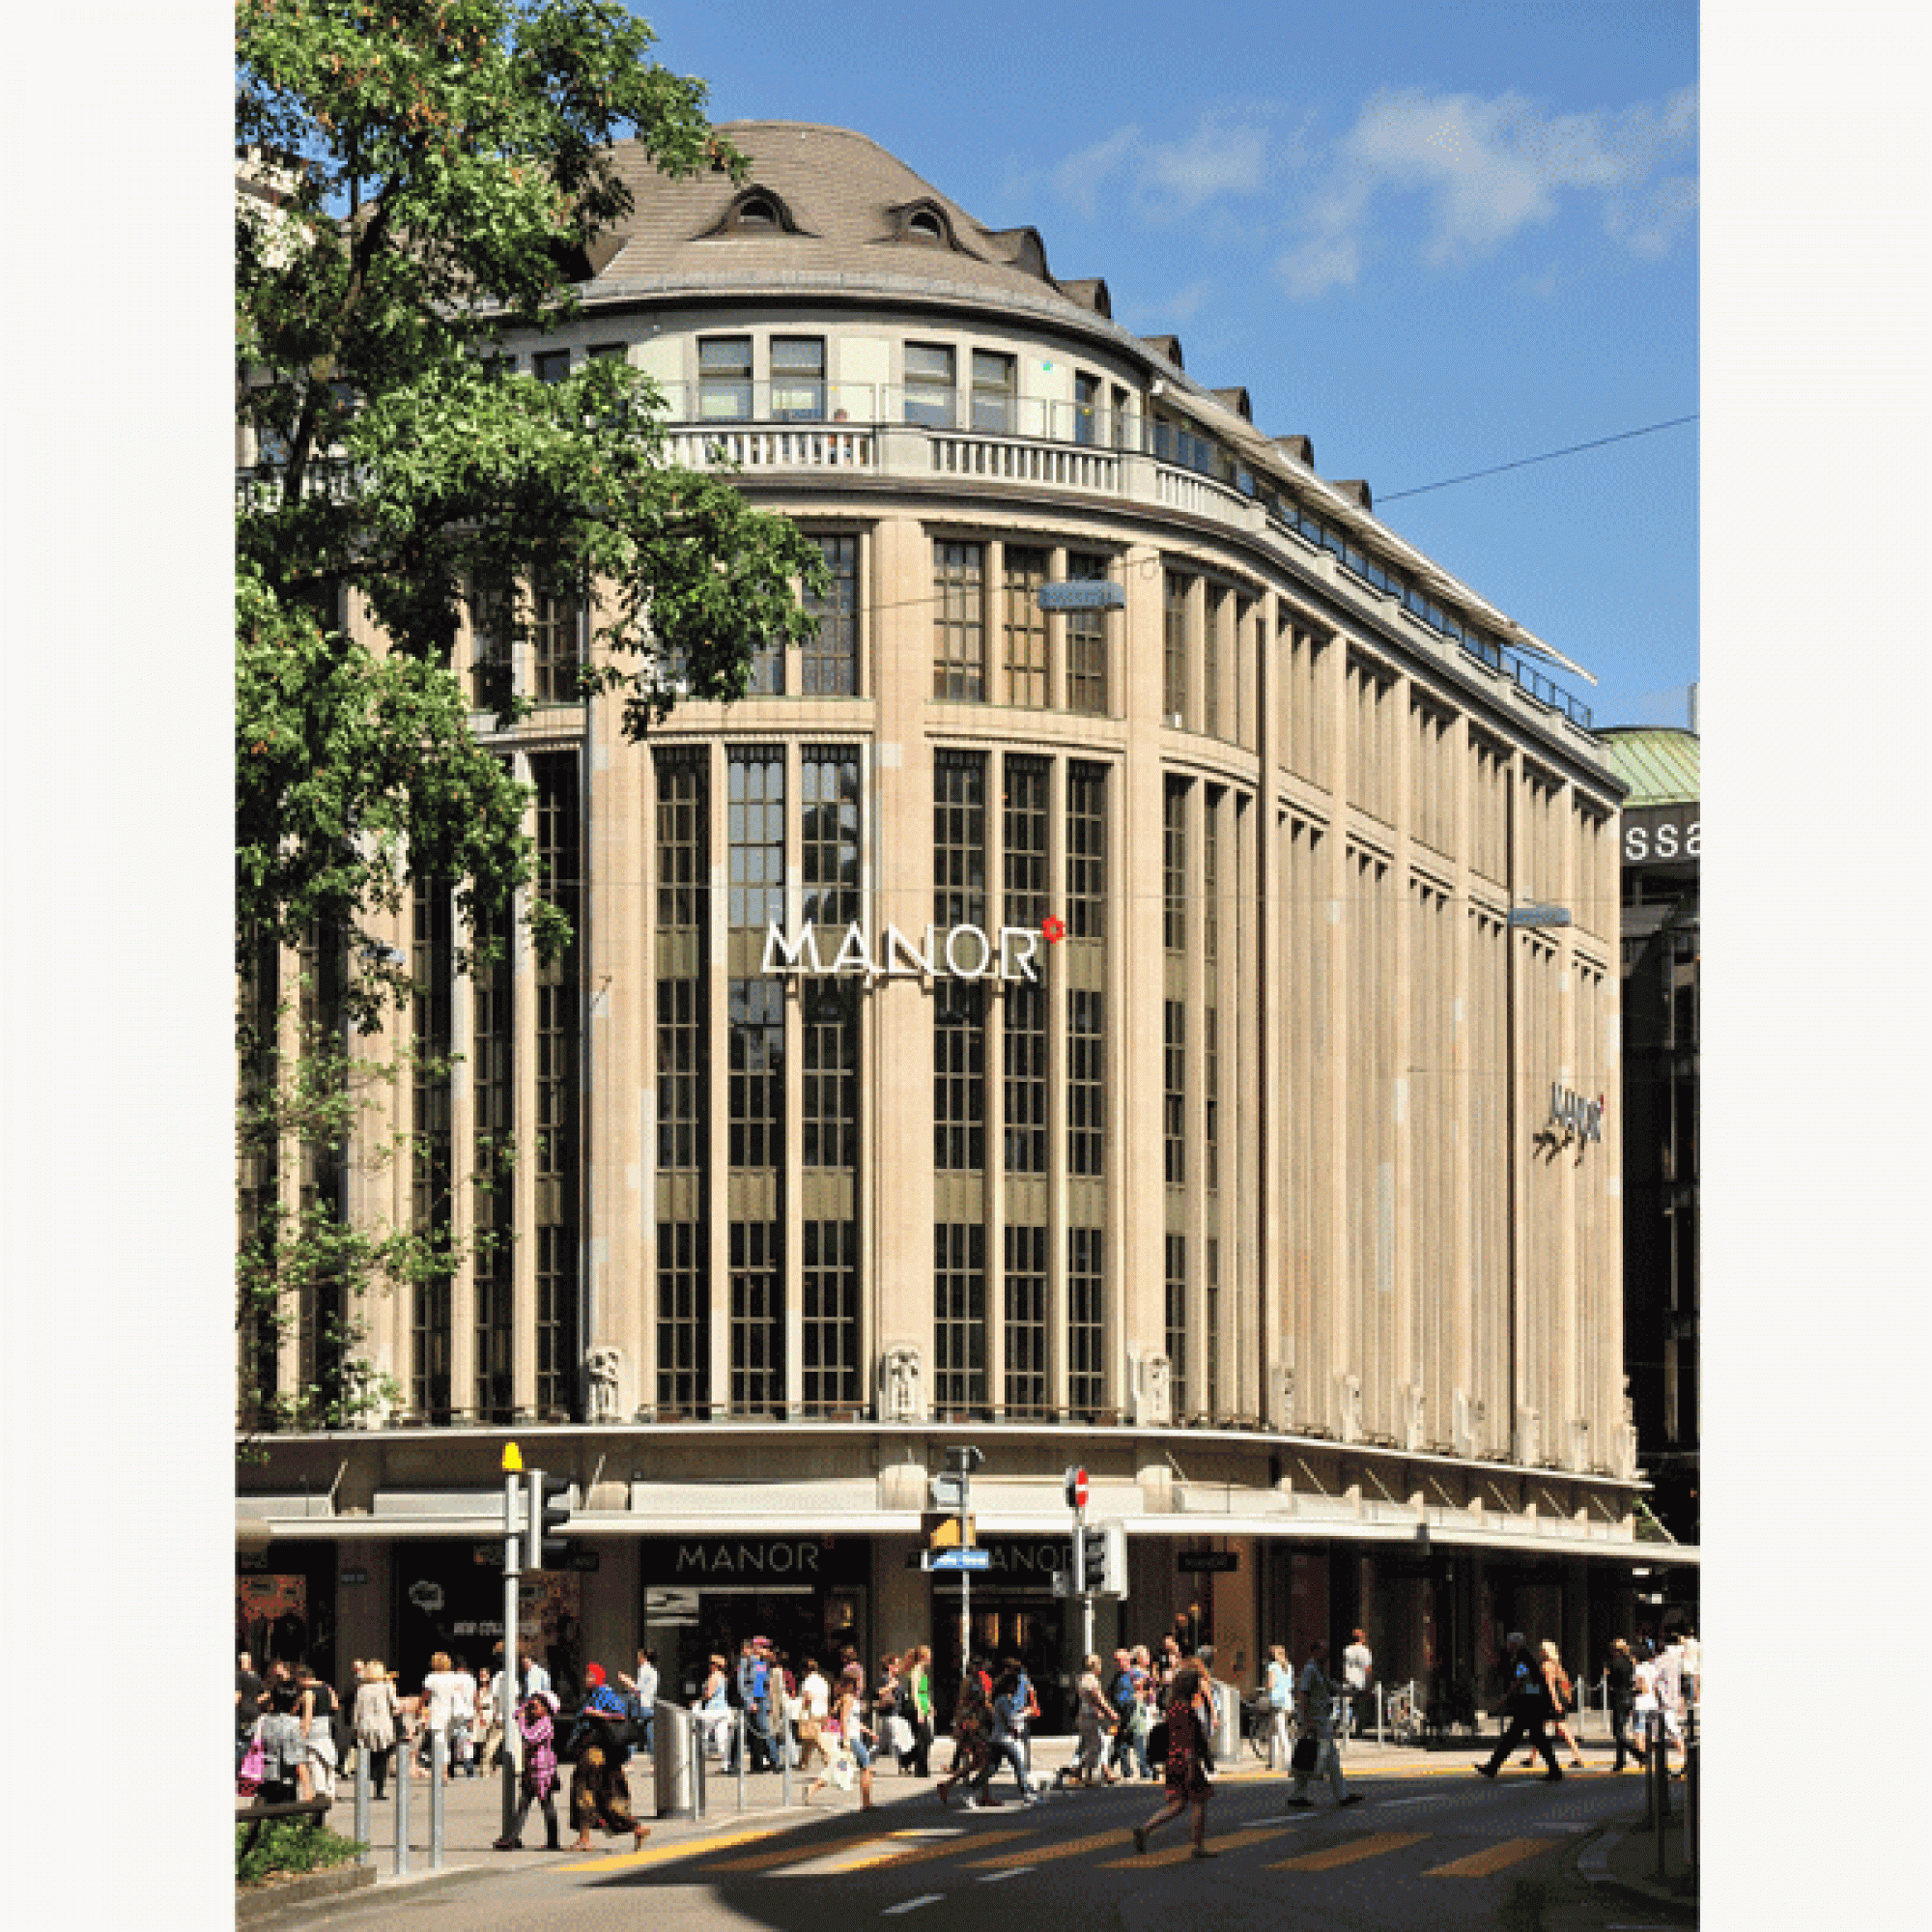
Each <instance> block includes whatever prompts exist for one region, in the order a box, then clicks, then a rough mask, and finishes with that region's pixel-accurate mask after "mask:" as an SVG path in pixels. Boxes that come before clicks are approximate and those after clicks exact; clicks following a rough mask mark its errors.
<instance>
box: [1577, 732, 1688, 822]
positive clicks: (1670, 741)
mask: <svg viewBox="0 0 1932 1932" xmlns="http://www.w3.org/2000/svg"><path fill="white" fill-rule="evenodd" d="M1597 736H1598V737H1600V738H1601V739H1602V740H1603V741H1604V749H1605V751H1606V752H1607V753H1609V755H1610V764H1611V765H1612V767H1613V768H1614V769H1615V771H1616V774H1617V776H1618V777H1619V778H1620V779H1622V780H1623V781H1624V782H1625V783H1626V784H1627V785H1629V786H1630V788H1631V789H1630V796H1629V797H1628V798H1627V799H1625V800H1624V810H1626V811H1634V810H1637V809H1639V808H1640V807H1643V806H1646V805H1690V804H1694V803H1695V802H1696V799H1697V796H1698V789H1697V734H1696V732H1694V731H1682V730H1679V729H1677V728H1676V727H1675V726H1674V725H1619V726H1616V727H1614V728H1612V729H1610V730H1607V731H1599V732H1598V733H1597Z"/></svg>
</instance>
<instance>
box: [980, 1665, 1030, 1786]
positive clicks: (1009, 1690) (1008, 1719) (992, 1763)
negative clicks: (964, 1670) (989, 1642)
mask: <svg viewBox="0 0 1932 1932" xmlns="http://www.w3.org/2000/svg"><path fill="white" fill-rule="evenodd" d="M1028 1694H1029V1687H1028V1686H1027V1684H1026V1673H1025V1671H1023V1670H1022V1669H1021V1668H1020V1666H1019V1664H1018V1663H1017V1662H1015V1661H1014V1660H1013V1659H1011V1658H1008V1659H1006V1660H1005V1661H1004V1662H1002V1663H1001V1665H1000V1674H999V1677H998V1679H997V1680H996V1681H995V1682H994V1685H993V1694H992V1696H991V1697H989V1698H988V1699H987V1710H988V1712H989V1713H990V1716H991V1725H990V1728H989V1729H988V1731H987V1733H986V1738H985V1748H986V1757H985V1763H984V1764H983V1766H982V1767H981V1769H980V1775H979V1776H978V1777H977V1778H975V1779H974V1781H973V1797H974V1800H975V1801H976V1802H979V1803H984V1802H985V1801H986V1800H987V1799H988V1798H989V1797H990V1795H991V1794H990V1792H989V1791H988V1788H987V1787H988V1786H990V1785H991V1783H992V1781H993V1774H994V1773H995V1772H996V1771H998V1769H999V1768H1000V1766H1001V1765H1002V1764H1009V1765H1011V1766H1012V1768H1013V1779H1014V1781H1015V1782H1016V1783H1017V1784H1018V1785H1019V1788H1020V1803H1021V1804H1038V1803H1039V1792H1038V1791H1037V1788H1036V1787H1035V1785H1034V1782H1033V1779H1032V1777H1031V1776H1029V1775H1028V1772H1027V1761H1026V1750H1025V1747H1024V1745H1023V1744H1022V1742H1021V1740H1022V1738H1023V1737H1024V1735H1025V1727H1026V1711H1027V1697H1028ZM995 1802H997V1801H995Z"/></svg>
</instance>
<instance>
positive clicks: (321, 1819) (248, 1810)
mask: <svg viewBox="0 0 1932 1932" xmlns="http://www.w3.org/2000/svg"><path fill="white" fill-rule="evenodd" d="M330 1803H331V1801H330V1800H329V1799H327V1798H298V1799H292V1800H290V1801H289V1802H288V1803H286V1804H260V1803H258V1802H256V1801H254V1800H252V1799H246V1798H238V1799H237V1800H236V1801H235V1822H236V1823H237V1824H238V1825H246V1826H247V1827H248V1840H247V1843H246V1844H244V1845H243V1846H242V1847H241V1851H242V1855H243V1856H244V1857H245V1856H246V1855H247V1854H248V1853H249V1852H252V1851H253V1850H254V1849H255V1840H256V1839H257V1838H259V1837H260V1836H261V1835H262V1827H263V1826H264V1825H266V1824H267V1823H268V1822H269V1820H270V1818H313V1819H314V1820H315V1822H316V1823H317V1824H318V1825H322V1824H326V1823H327V1820H328V1807H329V1804H330Z"/></svg>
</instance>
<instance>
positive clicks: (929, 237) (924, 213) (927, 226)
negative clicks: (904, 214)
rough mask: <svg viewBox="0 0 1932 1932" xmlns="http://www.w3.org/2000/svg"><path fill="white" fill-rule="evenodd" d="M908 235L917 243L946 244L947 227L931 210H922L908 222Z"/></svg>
mask: <svg viewBox="0 0 1932 1932" xmlns="http://www.w3.org/2000/svg"><path fill="white" fill-rule="evenodd" d="M906 234H907V235H908V236H909V237H910V238H911V239H912V240H913V241H937V242H941V243H944V241H945V240H946V225H945V223H944V222H942V221H941V220H940V218H939V216H938V215H936V214H935V213H933V212H932V211H931V209H929V208H922V209H921V210H920V211H919V212H918V213H916V214H913V215H911V216H910V217H909V218H908V219H907V221H906Z"/></svg>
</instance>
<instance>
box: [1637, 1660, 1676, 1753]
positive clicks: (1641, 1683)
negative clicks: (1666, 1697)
mask: <svg viewBox="0 0 1932 1932" xmlns="http://www.w3.org/2000/svg"><path fill="white" fill-rule="evenodd" d="M1632 1682H1633V1687H1634V1691H1635V1696H1634V1699H1633V1702H1632V1709H1631V1715H1632V1716H1633V1717H1634V1719H1635V1720H1636V1734H1637V1736H1638V1737H1640V1738H1641V1739H1642V1740H1643V1748H1642V1749H1641V1750H1640V1751H1638V1752H1637V1754H1636V1758H1637V1762H1638V1763H1639V1764H1645V1765H1647V1764H1648V1763H1649V1762H1650V1753H1651V1752H1652V1751H1658V1750H1661V1751H1662V1752H1663V1753H1664V1756H1665V1759H1666V1761H1667V1760H1668V1757H1669V1747H1668V1746H1667V1745H1666V1744H1665V1742H1664V1737H1663V1726H1662V1723H1661V1722H1660V1721H1659V1707H1658V1701H1657V1656H1656V1652H1655V1650H1654V1648H1653V1647H1652V1646H1651V1645H1650V1644H1645V1645H1644V1646H1643V1655H1642V1656H1641V1657H1639V1658H1638V1659H1637V1660H1636V1663H1635V1666H1634V1669H1633V1671H1632Z"/></svg>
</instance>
